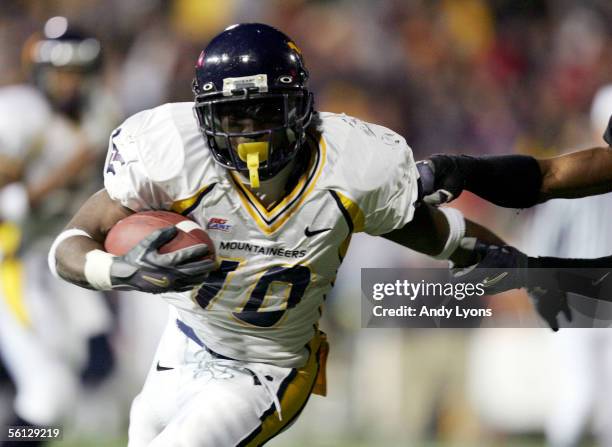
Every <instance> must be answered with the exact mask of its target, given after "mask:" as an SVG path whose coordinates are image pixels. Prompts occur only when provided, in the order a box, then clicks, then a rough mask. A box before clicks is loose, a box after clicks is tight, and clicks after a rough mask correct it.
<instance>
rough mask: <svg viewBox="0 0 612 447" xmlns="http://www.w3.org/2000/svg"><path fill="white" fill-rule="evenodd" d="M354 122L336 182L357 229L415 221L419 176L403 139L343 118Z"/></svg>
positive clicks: (376, 230)
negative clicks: (413, 218)
mask: <svg viewBox="0 0 612 447" xmlns="http://www.w3.org/2000/svg"><path fill="white" fill-rule="evenodd" d="M342 119H343V120H345V122H346V123H347V124H348V125H349V126H351V129H350V130H349V131H348V133H347V134H346V138H345V142H344V145H343V146H344V147H341V148H340V150H339V152H338V154H337V158H336V160H333V164H334V167H333V175H332V177H333V181H332V183H333V185H332V187H331V189H333V190H335V191H336V192H337V193H339V196H340V200H341V201H342V202H343V205H344V207H345V208H346V209H347V210H348V211H349V214H350V215H351V217H352V219H353V225H354V231H356V232H359V231H363V232H366V233H368V234H371V235H375V236H378V235H381V234H385V233H388V232H390V231H392V230H395V229H398V228H401V227H403V226H404V225H406V224H407V223H408V222H410V221H411V220H412V217H413V215H414V206H415V202H416V200H417V194H418V186H417V179H418V177H419V174H418V171H417V168H416V164H415V162H414V158H413V156H412V150H411V149H410V147H409V146H408V145H407V144H406V141H405V140H404V138H403V137H401V136H400V135H398V134H397V133H395V132H393V131H391V130H389V129H387V128H385V127H383V126H378V125H375V124H369V123H365V122H363V121H360V120H357V119H355V118H351V117H342Z"/></svg>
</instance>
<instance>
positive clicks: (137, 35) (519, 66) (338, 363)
mask: <svg viewBox="0 0 612 447" xmlns="http://www.w3.org/2000/svg"><path fill="white" fill-rule="evenodd" d="M56 15H63V16H66V17H68V18H69V19H70V20H71V21H72V22H74V23H78V24H79V25H81V26H83V27H84V28H85V29H87V30H88V31H90V32H92V33H94V34H95V35H96V36H97V37H98V38H99V39H100V40H101V42H102V45H103V51H104V58H105V69H104V76H103V79H101V80H100V82H103V83H105V84H106V85H107V86H108V87H109V88H110V89H111V91H112V92H114V94H115V95H116V100H117V101H118V102H119V103H120V105H121V108H122V111H123V114H124V115H125V116H128V115H130V114H132V113H134V112H137V111H139V110H142V109H145V108H149V107H153V106H155V105H158V104H161V103H164V102H168V101H179V100H185V101H188V100H190V99H191V91H190V83H191V79H192V74H193V65H194V61H195V59H196V57H197V55H198V53H199V51H200V50H201V48H202V47H204V46H205V45H206V43H207V42H208V39H209V38H210V37H211V36H213V35H214V34H216V33H217V32H219V31H220V30H222V29H223V28H225V27H226V26H227V25H229V24H232V23H236V22H244V21H262V22H265V23H269V24H271V25H274V26H277V27H279V28H280V29H282V30H283V31H285V32H286V33H287V34H289V35H290V36H292V37H293V38H294V39H295V41H296V42H297V43H298V44H299V45H300V46H301V47H302V50H303V53H304V55H305V60H306V63H307V66H308V67H309V69H310V73H311V87H312V89H313V90H314V92H315V95H316V96H315V97H316V106H317V108H318V109H319V110H325V111H334V112H345V113H347V114H350V115H354V116H357V117H359V118H362V119H365V120H368V121H372V122H376V123H379V124H382V125H385V126H388V127H390V128H392V129H394V130H396V131H398V132H399V133H401V134H402V135H404V136H405V137H406V139H407V141H408V143H409V144H410V145H411V147H412V148H413V151H414V152H415V156H416V158H417V159H421V158H424V157H425V156H427V155H429V154H432V153H436V152H451V153H459V152H463V153H478V154H501V153H512V152H514V153H527V154H532V155H540V156H545V155H555V154H557V153H560V152H561V151H562V150H563V149H570V148H571V149H578V148H583V147H589V146H592V145H595V144H599V143H600V142H599V141H598V140H597V139H596V138H595V137H594V136H593V134H592V131H591V126H590V123H589V108H590V103H591V100H592V98H593V94H594V93H595V92H596V91H597V89H598V88H599V87H600V86H602V85H604V84H607V83H609V82H611V81H612V63H611V62H610V61H612V45H611V43H612V42H611V32H610V31H611V29H612V5H611V4H610V3H609V2H608V1H606V0H600V1H597V0H589V1H570V0H557V1H553V0H549V1H544V0H533V1H527V0H520V1H511V0H498V1H485V0H462V1H459V0H440V1H416V0H414V1H399V0H398V1H365V0H362V1H355V0H353V1H348V0H347V1H308V2H307V1H298V0H285V1H280V0H279V1H271V0H270V1H264V0H223V1H213V0H174V1H162V0H158V1H155V0H99V1H97V0H89V1H79V0H47V1H44V2H43V1H10V0H3V1H2V2H1V3H0V85H8V84H12V83H17V82H22V81H24V80H26V77H25V74H24V73H23V71H22V65H21V48H22V45H23V43H24V42H25V41H26V39H27V38H28V37H29V36H30V35H31V33H33V32H35V31H38V30H40V29H41V28H42V26H43V24H44V23H45V21H46V20H47V19H48V18H49V17H52V16H56ZM0 119H1V118H0ZM517 181H520V179H517ZM456 206H457V207H459V208H460V209H462V210H463V211H464V213H465V214H466V215H467V216H468V217H470V218H472V219H475V220H477V221H478V222H481V223H485V224H487V225H488V226H489V227H491V228H492V229H494V230H495V231H496V232H497V233H498V234H500V235H501V236H502V237H504V238H505V239H506V240H507V241H508V242H510V243H513V244H515V245H517V246H518V247H520V248H521V249H523V250H525V251H527V252H529V253H530V254H537V253H533V252H530V247H529V244H528V243H527V242H526V241H527V239H526V237H525V235H526V234H527V233H530V234H533V233H534V232H535V233H536V234H537V232H538V231H546V230H545V229H537V228H533V227H531V226H530V225H529V224H528V222H529V219H530V214H531V213H530V212H525V211H521V212H517V211H515V210H501V209H499V208H495V207H492V206H489V205H487V204H486V203H484V202H483V201H481V200H479V199H478V198H475V197H474V196H470V195H469V194H464V195H463V196H462V197H461V199H460V200H458V201H457V202H456ZM593 225H594V228H593V231H597V228H602V229H603V222H593ZM602 231H603V230H602ZM611 249H612V247H611ZM425 265H437V264H435V263H432V262H431V261H428V260H425V259H424V258H422V257H420V256H417V255H415V254H414V253H411V252H410V251H407V250H401V249H398V248H397V247H394V246H393V245H392V244H390V243H387V242H385V241H378V240H374V239H372V238H368V237H357V238H355V239H354V242H353V246H352V248H351V250H350V251H349V256H348V259H347V261H346V265H345V266H343V268H342V270H341V274H340V277H339V279H338V284H337V289H336V293H335V294H334V296H333V297H331V298H330V299H329V303H328V304H329V306H328V309H327V312H326V314H325V318H324V323H323V327H324V329H325V330H327V331H328V332H329V334H330V338H331V343H332V350H331V358H330V363H329V366H328V368H329V369H328V375H329V379H328V380H329V390H330V391H329V396H328V397H327V398H325V399H322V398H319V397H316V396H315V397H313V398H312V399H311V401H310V403H309V405H308V407H307V408H306V410H305V412H304V414H303V416H302V418H301V419H300V420H299V421H298V422H297V423H296V425H295V426H294V427H293V428H292V429H291V430H289V431H288V432H287V433H285V434H283V435H281V436H279V437H278V438H277V439H276V440H275V441H274V442H271V443H270V445H275V446H302V445H304V446H305V445H309V446H327V445H329V446H332V445H351V446H374V445H376V446H379V445H385V446H387V445H389V446H392V445H470V446H474V445H517V446H518V445H521V446H522V445H543V443H544V435H543V433H544V428H545V426H546V424H547V421H548V417H549V416H550V414H551V412H552V410H553V409H554V408H555V405H556V398H557V397H558V395H559V394H560V390H562V389H563V387H562V384H559V382H558V374H557V372H558V371H557V369H556V365H557V363H556V357H555V356H556V354H555V350H554V347H553V341H552V339H553V338H554V336H553V335H552V333H550V332H549V331H547V330H545V329H530V330H527V329H521V330H502V329H499V330H494V331H489V330H484V329H482V330H395V329H377V330H365V329H360V318H359V309H360V305H359V268H360V267H365V266H425ZM146 298H147V299H151V300H158V299H157V298H155V297H146ZM139 299H145V298H143V297H139ZM495 305H496V306H497V308H498V309H499V311H500V312H506V313H507V314H508V315H509V316H512V317H515V318H516V317H517V316H518V317H519V318H535V317H534V316H533V315H532V313H531V311H530V308H529V303H528V299H527V297H526V296H525V295H524V294H522V293H508V294H505V295H504V296H499V297H496V299H495ZM158 311H159V309H157V310H156V312H158ZM130 318H134V320H133V323H128V324H133V325H141V326H142V325H145V326H146V325H147V321H148V316H147V314H146V313H144V314H139V315H137V316H134V315H133V316H131V317H130ZM136 319H138V321H136ZM159 322H160V318H159V315H156V316H155V317H151V327H150V328H149V329H150V331H149V332H150V338H151V339H152V341H150V342H149V343H148V344H146V349H145V348H143V347H140V348H139V347H138V346H131V348H132V349H137V354H138V358H139V359H140V360H138V361H139V362H140V363H142V362H146V357H147V356H148V355H149V354H150V352H151V349H152V348H151V347H152V346H153V345H154V338H155V334H156V328H158V327H159V326H156V325H159ZM115 340H116V344H119V341H120V340H121V338H120V337H117V338H116V339H115ZM117 340H119V341H117ZM115 347H116V349H118V350H119V351H121V350H123V351H126V348H125V346H115ZM142 358H144V359H145V360H142ZM123 361H124V362H125V363H126V366H125V367H126V368H130V367H131V364H130V362H132V361H133V362H136V361H137V360H136V358H135V357H134V356H133V355H132V354H130V353H129V352H128V353H125V355H124V358H123ZM585 380H589V379H585ZM133 389H137V387H133V388H131V390H133ZM575 392H576V393H580V390H576V391H575ZM598 393H600V394H603V395H604V397H605V393H606V390H605V389H603V388H602V389H601V390H598ZM9 396H10V391H5V393H4V402H5V406H8V405H10V397H9ZM91 396H94V397H92V399H94V400H93V401H91V402H90V403H89V407H88V408H89V410H88V412H86V414H88V415H90V417H91V418H92V419H97V421H89V422H87V421H85V422H87V423H84V422H83V421H81V422H79V423H74V424H72V428H71V430H70V431H69V433H67V439H66V441H64V442H62V443H58V445H64V446H67V445H79V446H84V447H87V446H90V445H91V446H93V445H96V446H98V445H99V446H114V445H122V442H123V443H124V441H122V438H123V437H124V436H123V433H125V424H127V421H126V419H125V411H123V412H118V414H121V415H122V416H121V419H120V421H119V422H117V421H115V422H114V423H113V424H107V425H105V423H104V422H103V421H105V420H111V419H112V417H110V418H109V417H108V416H101V415H98V414H97V413H96V401H95V396H96V394H95V393H94V394H92V395H91ZM608 396H609V394H608ZM98 397H99V398H100V399H103V396H101V395H99V396H98ZM104 408H106V410H105V411H109V410H108V408H115V407H112V406H110V407H109V406H108V405H105V406H104ZM124 410H125V408H124ZM102 411H103V410H100V412H102ZM105 418H106V419H105ZM113 420H114V419H113ZM603 423H604V424H606V425H611V424H612V419H610V420H607V421H604V422H603ZM589 426H590V425H589ZM595 426H597V424H596V425H595ZM587 432H591V429H589V428H587ZM586 438H587V441H586V442H591V441H590V440H589V439H590V437H589V435H588V434H587V437H586Z"/></svg>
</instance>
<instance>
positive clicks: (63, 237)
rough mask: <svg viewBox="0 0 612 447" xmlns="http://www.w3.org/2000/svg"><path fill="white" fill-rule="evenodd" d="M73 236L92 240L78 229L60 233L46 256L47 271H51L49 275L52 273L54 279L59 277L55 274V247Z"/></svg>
mask: <svg viewBox="0 0 612 447" xmlns="http://www.w3.org/2000/svg"><path fill="white" fill-rule="evenodd" d="M74 236H85V237H88V238H90V239H92V237H91V236H90V235H89V234H88V233H87V232H86V231H83V230H80V229H78V228H71V229H69V230H66V231H62V232H61V233H60V234H59V235H58V236H57V237H56V238H55V240H54V241H53V244H52V245H51V248H50V249H49V254H48V256H47V263H48V264H49V270H51V273H53V276H55V277H56V278H59V275H58V274H57V266H56V260H55V252H56V251H57V247H59V245H60V244H61V243H62V242H64V241H65V240H66V239H68V238H71V237H74Z"/></svg>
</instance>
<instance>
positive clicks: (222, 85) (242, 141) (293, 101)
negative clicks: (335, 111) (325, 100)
mask: <svg viewBox="0 0 612 447" xmlns="http://www.w3.org/2000/svg"><path fill="white" fill-rule="evenodd" d="M307 80H308V71H307V70H306V67H305V66H304V60H303V58H302V54H301V51H300V49H299V48H298V47H297V46H296V44H295V43H294V42H293V41H292V40H291V39H290V38H289V37H287V36H286V35H285V34H283V33H282V32H280V31H279V30H277V29H275V28H273V27H271V26H268V25H263V24H259V23H246V24H240V25H233V26H230V27H229V28H227V29H226V30H225V31H223V32H222V33H221V34H219V35H218V36H216V37H215V38H213V40H212V41H211V42H210V44H209V45H208V46H207V47H206V48H205V49H204V51H202V53H201V54H200V57H199V58H198V61H197V65H196V76H195V79H194V81H193V92H194V95H195V105H194V110H195V114H196V117H197V120H198V123H199V126H200V130H201V131H202V133H203V135H204V137H205V138H206V139H207V141H208V146H209V147H210V150H211V151H212V154H213V156H214V158H215V160H216V161H217V162H218V163H219V164H221V165H222V166H224V167H226V168H229V169H234V170H238V171H242V172H246V171H248V172H249V174H250V178H251V185H252V186H254V187H257V185H258V179H259V177H261V178H262V179H266V178H270V177H272V176H274V175H276V174H277V173H278V172H279V171H280V170H281V169H282V168H283V167H284V166H286V165H287V163H289V161H290V160H291V159H292V158H294V157H295V156H296V155H297V154H298V153H299V151H300V149H301V148H302V146H303V144H304V141H305V134H306V128H307V127H308V125H309V123H310V121H311V118H312V115H313V95H312V93H311V92H310V91H309V90H308V89H307V88H306V83H307Z"/></svg>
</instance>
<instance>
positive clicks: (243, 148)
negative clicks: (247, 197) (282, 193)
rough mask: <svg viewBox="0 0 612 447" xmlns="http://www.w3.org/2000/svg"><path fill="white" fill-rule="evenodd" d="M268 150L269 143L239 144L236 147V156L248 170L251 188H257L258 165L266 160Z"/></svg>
mask: <svg viewBox="0 0 612 447" xmlns="http://www.w3.org/2000/svg"><path fill="white" fill-rule="evenodd" d="M269 148H270V143H268V142H267V141H255V142H251V143H240V144H239V145H238V147H237V149H238V156H239V157H240V159H241V160H242V161H244V162H246V164H247V168H248V169H249V183H250V184H251V188H259V163H260V162H262V161H266V160H267V159H268V149H269Z"/></svg>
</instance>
